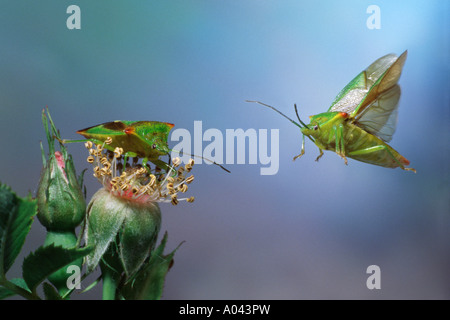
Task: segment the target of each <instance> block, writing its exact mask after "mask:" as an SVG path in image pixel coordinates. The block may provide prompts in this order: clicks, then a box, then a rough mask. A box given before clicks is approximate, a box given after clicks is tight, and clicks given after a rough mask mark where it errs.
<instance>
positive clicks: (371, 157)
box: [247, 51, 416, 172]
mask: <svg viewBox="0 0 450 320" xmlns="http://www.w3.org/2000/svg"><path fill="white" fill-rule="evenodd" d="M406 56H407V51H405V52H403V53H402V54H401V55H400V56H396V55H395V54H388V55H385V56H383V57H381V58H379V59H378V60H376V61H375V62H374V63H372V64H371V65H370V66H369V67H368V68H367V69H366V70H364V71H362V72H361V73H360V74H358V75H357V76H356V77H355V78H354V79H353V80H352V81H350V83H349V84H347V85H346V86H345V87H344V89H342V90H341V92H340V93H339V94H338V95H337V97H336V98H335V99H334V101H333V103H332V104H331V106H330V108H329V109H328V110H327V112H324V113H320V114H317V115H314V116H311V117H310V123H309V124H305V123H304V122H303V121H302V120H301V119H300V117H299V115H298V111H297V106H296V105H294V107H295V112H296V114H297V118H298V120H299V122H300V123H297V122H295V121H294V120H292V119H290V118H289V117H287V116H286V115H284V114H283V113H282V112H280V111H279V110H277V109H276V108H274V107H272V106H269V105H267V104H264V103H262V102H259V101H250V100H247V101H248V102H256V103H259V104H261V105H264V106H266V107H269V108H271V109H273V110H275V111H276V112H278V113H279V114H281V115H282V116H283V117H285V118H287V119H288V120H289V121H291V122H292V123H294V124H295V125H296V126H298V127H299V128H300V129H301V132H302V134H303V136H302V149H301V152H300V154H299V155H298V156H296V157H294V160H295V159H297V158H299V157H301V156H302V155H303V154H304V153H305V136H307V137H308V138H309V139H310V140H311V141H313V142H314V143H315V144H316V145H317V147H319V152H320V154H319V156H318V157H317V159H316V161H318V160H319V159H320V157H322V155H323V151H322V150H330V151H334V152H336V153H337V154H338V155H339V156H340V157H342V158H343V159H344V161H345V164H347V157H348V158H352V159H355V160H358V161H362V162H366V163H369V164H373V165H378V166H382V167H387V168H397V167H399V168H401V169H403V170H409V171H413V172H416V170H415V169H413V168H407V167H406V166H409V161H408V160H407V159H406V158H405V157H403V156H402V155H400V154H399V153H398V152H397V151H396V150H394V149H393V148H392V147H391V146H390V145H388V142H389V141H391V139H392V135H393V134H394V132H395V127H396V123H397V113H398V112H397V111H398V102H399V99H400V86H399V85H398V84H397V82H398V80H399V78H400V75H401V72H402V68H403V65H404V63H405V60H406Z"/></svg>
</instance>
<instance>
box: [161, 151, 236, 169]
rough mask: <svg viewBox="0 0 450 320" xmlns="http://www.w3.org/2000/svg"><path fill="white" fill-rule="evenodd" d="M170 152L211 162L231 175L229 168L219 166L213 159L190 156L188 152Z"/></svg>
mask: <svg viewBox="0 0 450 320" xmlns="http://www.w3.org/2000/svg"><path fill="white" fill-rule="evenodd" d="M170 151H174V152H178V153H179V154H180V156H182V155H183V154H185V155H188V156H190V157H194V158H199V159H203V160H206V161H209V162H211V163H212V164H214V165H216V166H219V167H220V168H221V169H223V170H225V171H226V172H228V173H231V171H230V170H228V169H227V168H225V167H224V166H222V165H221V164H219V163H217V162H215V161H213V160H211V159H208V158H205V157H202V156H197V155H195V154H190V153H187V152H184V151H179V150H174V149H170ZM169 157H170V155H169Z"/></svg>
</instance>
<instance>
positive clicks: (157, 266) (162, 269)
mask: <svg viewBox="0 0 450 320" xmlns="http://www.w3.org/2000/svg"><path fill="white" fill-rule="evenodd" d="M166 242H167V232H166V233H165V234H164V237H163V239H162V240H161V244H160V245H159V246H158V247H157V248H156V249H155V250H154V251H153V252H152V253H151V256H150V259H149V261H148V262H147V265H146V266H145V267H144V269H143V270H141V271H140V272H139V273H138V275H137V277H136V278H135V279H134V281H133V282H132V283H129V284H127V285H126V286H125V287H124V289H123V291H122V294H123V296H124V297H125V298H126V299H136V300H159V299H161V296H162V292H163V288H164V281H165V278H166V275H167V272H168V271H169V269H170V267H171V265H172V263H173V262H172V260H173V256H174V255H175V252H176V251H177V249H178V248H179V246H178V247H177V248H176V249H175V250H173V251H172V252H171V253H169V254H168V255H164V253H163V252H164V248H165V246H166Z"/></svg>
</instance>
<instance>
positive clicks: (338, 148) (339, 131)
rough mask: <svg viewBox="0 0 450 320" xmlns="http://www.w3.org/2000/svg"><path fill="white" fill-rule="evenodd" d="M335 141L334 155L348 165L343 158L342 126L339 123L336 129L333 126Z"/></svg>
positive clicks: (344, 157) (345, 158)
mask: <svg viewBox="0 0 450 320" xmlns="http://www.w3.org/2000/svg"><path fill="white" fill-rule="evenodd" d="M333 131H334V133H335V141H336V153H337V154H338V155H339V156H340V157H341V158H342V159H344V161H345V164H346V165H347V164H348V161H347V157H346V156H345V144H344V125H343V124H342V123H341V124H339V125H338V126H337V127H336V126H333Z"/></svg>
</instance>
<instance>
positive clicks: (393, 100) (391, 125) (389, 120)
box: [355, 85, 400, 142]
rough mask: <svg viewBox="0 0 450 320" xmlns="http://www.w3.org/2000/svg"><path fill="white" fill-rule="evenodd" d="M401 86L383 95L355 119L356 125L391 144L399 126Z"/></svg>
mask: <svg viewBox="0 0 450 320" xmlns="http://www.w3.org/2000/svg"><path fill="white" fill-rule="evenodd" d="M399 100H400V87H399V85H395V86H393V87H392V88H391V89H389V90H387V91H385V92H383V93H381V94H380V95H379V96H378V98H377V99H376V100H374V101H373V102H372V103H371V104H370V105H369V106H367V108H365V109H364V110H363V111H362V112H360V113H359V114H358V115H357V116H356V117H355V120H356V121H355V124H356V125H357V126H359V127H361V128H364V130H366V131H367V132H369V133H371V134H374V135H376V136H377V137H379V138H380V139H381V140H383V141H386V142H389V141H391V139H392V135H393V134H394V132H395V127H396V125H397V114H398V102H399Z"/></svg>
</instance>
